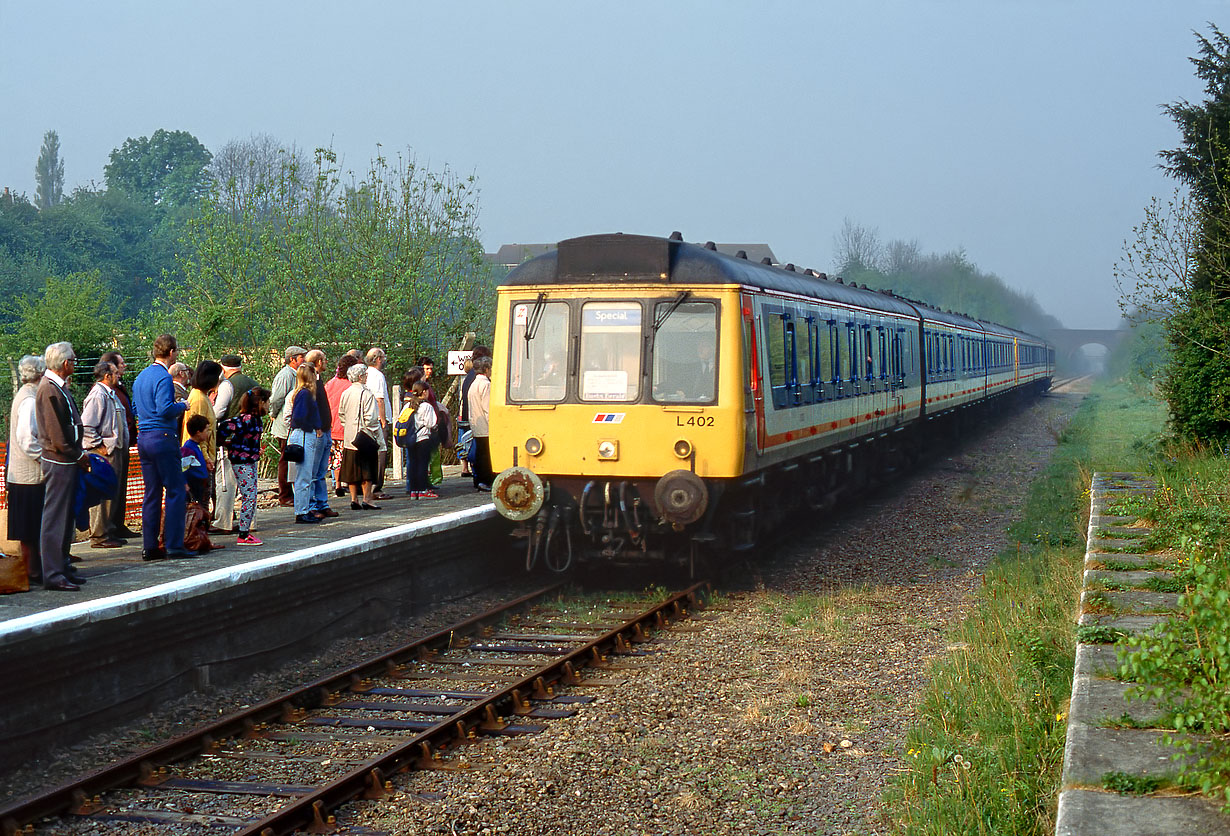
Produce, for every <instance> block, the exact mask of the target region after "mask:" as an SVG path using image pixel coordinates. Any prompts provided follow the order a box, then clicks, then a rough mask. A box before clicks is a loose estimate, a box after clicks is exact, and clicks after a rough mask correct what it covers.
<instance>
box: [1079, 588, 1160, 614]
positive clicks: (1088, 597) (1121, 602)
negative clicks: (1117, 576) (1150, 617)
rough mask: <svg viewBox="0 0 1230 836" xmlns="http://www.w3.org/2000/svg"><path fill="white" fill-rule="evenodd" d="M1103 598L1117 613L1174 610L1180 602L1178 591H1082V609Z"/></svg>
mask: <svg viewBox="0 0 1230 836" xmlns="http://www.w3.org/2000/svg"><path fill="white" fill-rule="evenodd" d="M1097 598H1101V599H1102V600H1104V601H1106V602H1107V603H1108V604H1109V605H1110V607H1111V609H1112V610H1113V611H1114V612H1116V613H1162V612H1169V611H1171V610H1174V609H1175V608H1176V607H1177V606H1178V604H1179V596H1178V593H1175V592H1152V591H1149V590H1111V591H1107V592H1090V591H1089V590H1085V591H1083V592H1081V609H1082V610H1084V609H1087V608H1088V607H1091V606H1092V605H1093V602H1094V600H1096V599H1097Z"/></svg>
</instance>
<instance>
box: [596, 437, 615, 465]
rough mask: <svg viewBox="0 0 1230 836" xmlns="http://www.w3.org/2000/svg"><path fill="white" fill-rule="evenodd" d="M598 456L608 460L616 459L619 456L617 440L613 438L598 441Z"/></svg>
mask: <svg viewBox="0 0 1230 836" xmlns="http://www.w3.org/2000/svg"><path fill="white" fill-rule="evenodd" d="M598 458H599V459H602V460H603V461H608V462H613V461H615V460H617V459H618V458H619V442H618V441H616V440H615V439H613V438H608V439H605V440H603V441H599V442H598Z"/></svg>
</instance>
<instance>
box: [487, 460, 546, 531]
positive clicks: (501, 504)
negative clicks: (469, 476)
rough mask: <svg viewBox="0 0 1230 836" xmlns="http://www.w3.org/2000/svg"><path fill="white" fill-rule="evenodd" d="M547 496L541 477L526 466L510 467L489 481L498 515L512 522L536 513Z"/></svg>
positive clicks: (525, 518) (492, 499) (526, 518)
mask: <svg viewBox="0 0 1230 836" xmlns="http://www.w3.org/2000/svg"><path fill="white" fill-rule="evenodd" d="M546 498H547V488H546V485H544V484H543V481H542V478H541V477H540V476H539V475H538V474H537V473H535V472H534V471H532V470H530V469H529V468H526V467H510V468H508V470H505V471H504V472H503V473H501V474H500V475H499V476H497V477H495V481H494V482H492V483H491V501H492V502H493V503H495V510H497V511H499V512H500V516H502V517H504V518H505V519H509V520H512V521H513V522H521V520H528V519H529V518H530V517H532V516H534V515H535V514H537V513H538V509H540V508H542V503H543V502H544V501H545V500H546Z"/></svg>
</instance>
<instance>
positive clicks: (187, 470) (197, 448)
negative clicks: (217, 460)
mask: <svg viewBox="0 0 1230 836" xmlns="http://www.w3.org/2000/svg"><path fill="white" fill-rule="evenodd" d="M184 429H185V430H186V431H187V433H188V440H187V441H185V442H184V446H183V447H180V448H179V455H180V459H181V461H182V462H183V465H184V480H185V481H186V482H187V483H188V497H189V498H190V499H191V500H192V501H193V502H196V503H199V504H200V505H201V507H203V508H205V509H206V510H207V511H208V509H209V485H210V482H211V478H210V475H209V468H208V467H206V466H205V452H204V451H203V450H201V444H202V443H204V441H205V440H206V439H207V438H208V437H209V434H210V433H211V432H212V430H211V429H210V427H209V419H208V418H206V417H205V416H204V415H190V416H189V417H188V422H187V424H185V425H184Z"/></svg>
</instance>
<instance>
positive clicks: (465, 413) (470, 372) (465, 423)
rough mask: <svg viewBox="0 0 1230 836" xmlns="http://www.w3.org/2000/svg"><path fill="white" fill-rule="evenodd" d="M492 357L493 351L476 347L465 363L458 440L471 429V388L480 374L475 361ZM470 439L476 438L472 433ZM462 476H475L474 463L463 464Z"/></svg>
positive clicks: (484, 347) (467, 461)
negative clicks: (475, 369) (476, 369)
mask: <svg viewBox="0 0 1230 836" xmlns="http://www.w3.org/2000/svg"><path fill="white" fill-rule="evenodd" d="M490 356H491V349H489V348H487V346H485V345H476V346H474V350H473V351H471V352H470V358H469V359H468V360H466V362H465V370H466V376H465V377H464V378H462V380H461V420H460V421H459V422H458V424H457V437H458V438H461V436H462V434H463V433H464V432H465V431H466V430H469V429H470V387H471V386H472V385H473V384H474V378H475V376H476V375H477V374H478V372H476V371H474V361H476V360H477V359H478V358H479V357H490ZM470 437H471V438H473V437H474V434H473V433H472V432H471V434H470ZM461 475H462V476H468V477H471V478H473V476H474V463H473V462H471V461H470V460H469V459H468V458H467V459H465V460H463V462H462V465H461Z"/></svg>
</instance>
